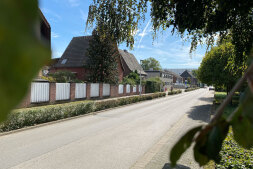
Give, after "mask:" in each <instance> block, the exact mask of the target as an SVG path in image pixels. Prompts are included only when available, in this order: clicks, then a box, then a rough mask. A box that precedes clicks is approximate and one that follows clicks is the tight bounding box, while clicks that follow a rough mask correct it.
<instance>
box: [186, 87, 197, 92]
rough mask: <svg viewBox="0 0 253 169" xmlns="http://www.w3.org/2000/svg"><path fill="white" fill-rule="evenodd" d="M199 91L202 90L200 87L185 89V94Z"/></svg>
mask: <svg viewBox="0 0 253 169" xmlns="http://www.w3.org/2000/svg"><path fill="white" fill-rule="evenodd" d="M197 89H200V88H199V87H196V88H188V89H185V91H184V92H190V91H193V90H197Z"/></svg>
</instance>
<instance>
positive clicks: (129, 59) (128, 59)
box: [119, 49, 147, 75]
mask: <svg viewBox="0 0 253 169" xmlns="http://www.w3.org/2000/svg"><path fill="white" fill-rule="evenodd" d="M119 53H120V55H121V57H122V58H123V59H124V61H125V63H126V64H127V67H128V68H129V69H130V70H131V71H132V72H134V71H135V70H137V72H138V73H140V71H141V74H142V75H147V74H146V73H145V72H144V70H143V69H142V67H141V65H140V64H139V62H138V61H137V59H136V58H135V56H134V55H133V54H132V53H129V52H128V51H127V50H121V49H119Z"/></svg>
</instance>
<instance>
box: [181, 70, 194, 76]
mask: <svg viewBox="0 0 253 169" xmlns="http://www.w3.org/2000/svg"><path fill="white" fill-rule="evenodd" d="M181 77H186V78H187V77H192V78H195V76H193V74H192V73H191V72H190V71H188V70H185V71H184V72H183V73H182V74H181Z"/></svg>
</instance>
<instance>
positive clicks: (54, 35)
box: [52, 32, 60, 38]
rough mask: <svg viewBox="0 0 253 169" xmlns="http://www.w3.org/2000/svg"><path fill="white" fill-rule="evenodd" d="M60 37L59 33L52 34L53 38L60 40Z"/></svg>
mask: <svg viewBox="0 0 253 169" xmlns="http://www.w3.org/2000/svg"><path fill="white" fill-rule="evenodd" d="M59 37H60V35H59V34H58V33H55V32H52V38H59Z"/></svg>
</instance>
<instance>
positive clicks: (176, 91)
mask: <svg viewBox="0 0 253 169" xmlns="http://www.w3.org/2000/svg"><path fill="white" fill-rule="evenodd" d="M179 93H182V90H173V91H170V92H168V95H174V94H179Z"/></svg>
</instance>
